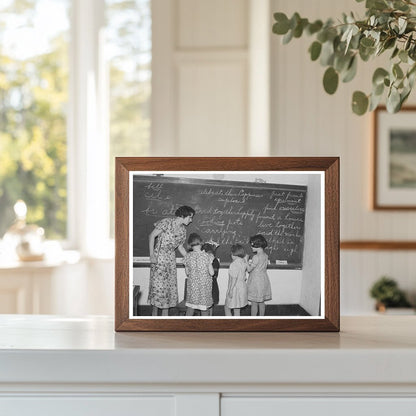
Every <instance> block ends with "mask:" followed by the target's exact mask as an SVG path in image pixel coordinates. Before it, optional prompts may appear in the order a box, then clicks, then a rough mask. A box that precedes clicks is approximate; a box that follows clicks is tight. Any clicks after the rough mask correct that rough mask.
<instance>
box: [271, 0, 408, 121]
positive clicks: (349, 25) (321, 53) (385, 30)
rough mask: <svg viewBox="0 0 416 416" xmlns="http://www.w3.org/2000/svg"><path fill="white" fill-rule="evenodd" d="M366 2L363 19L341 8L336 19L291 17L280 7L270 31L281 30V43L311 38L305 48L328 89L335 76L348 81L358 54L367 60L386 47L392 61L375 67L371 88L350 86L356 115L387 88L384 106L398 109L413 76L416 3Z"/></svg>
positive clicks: (402, 0)
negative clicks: (322, 69)
mask: <svg viewBox="0 0 416 416" xmlns="http://www.w3.org/2000/svg"><path fill="white" fill-rule="evenodd" d="M356 1H357V2H362V1H363V0H356ZM365 6H366V18H365V19H356V18H355V16H354V15H353V14H352V13H351V14H350V15H346V14H344V18H343V19H342V20H339V19H338V24H337V25H334V23H333V20H332V19H328V20H327V21H326V22H325V23H324V22H322V21H321V20H316V21H314V22H309V20H308V19H307V18H302V17H301V16H300V15H299V14H298V13H295V14H294V15H293V16H292V17H291V18H290V19H289V18H288V17H287V16H286V15H285V14H284V13H275V14H274V17H275V20H276V23H275V24H274V25H273V32H274V33H276V34H277V35H283V36H284V37H283V43H285V44H286V43H289V42H290V41H291V40H292V39H293V38H299V37H301V36H303V35H304V34H308V35H311V36H313V37H314V38H315V40H314V41H313V43H312V44H311V46H310V48H309V53H310V57H311V59H312V60H313V61H317V60H318V59H319V62H320V64H321V65H322V66H324V67H325V68H326V70H325V73H324V77H323V86H324V89H325V91H326V92H327V93H328V94H334V93H335V92H336V90H337V88H338V84H339V81H340V80H341V81H342V82H349V81H351V80H352V79H353V78H354V77H355V75H356V73H357V61H358V60H362V61H364V62H367V61H368V60H370V59H373V58H375V57H377V56H379V55H382V54H383V53H387V52H388V51H389V50H391V51H392V53H391V56H390V60H391V62H392V64H391V66H389V68H382V67H380V68H377V69H376V70H375V71H374V74H373V79H372V91H371V93H370V94H364V93H363V92H361V91H355V92H354V94H353V99H352V109H353V111H354V112H355V113H356V114H359V115H361V114H364V113H366V112H367V111H372V110H374V109H375V108H376V107H377V105H378V104H379V102H380V101H381V99H382V97H383V95H384V94H385V93H386V92H387V96H386V105H387V109H388V110H389V111H390V112H397V111H399V110H400V109H401V107H402V105H403V103H404V102H405V101H406V100H407V98H408V96H409V94H410V92H411V91H412V89H413V86H414V83H415V78H416V39H414V37H416V7H415V6H416V3H414V2H413V1H411V0H394V2H393V1H392V0H366V3H365ZM386 87H387V88H386Z"/></svg>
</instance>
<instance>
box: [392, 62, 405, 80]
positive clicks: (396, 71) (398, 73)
mask: <svg viewBox="0 0 416 416" xmlns="http://www.w3.org/2000/svg"><path fill="white" fill-rule="evenodd" d="M392 72H393V75H394V76H395V77H396V78H403V76H404V74H403V71H402V69H401V68H400V65H399V64H394V65H393V69H392Z"/></svg>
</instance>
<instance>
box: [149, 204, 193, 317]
mask: <svg viewBox="0 0 416 416" xmlns="http://www.w3.org/2000/svg"><path fill="white" fill-rule="evenodd" d="M194 215H195V210H194V209H193V208H191V207H188V206H186V205H183V206H181V207H179V208H178V209H177V210H176V212H175V217H174V218H163V219H161V220H160V221H158V222H156V223H155V228H154V230H153V231H152V232H151V233H150V236H149V253H150V263H151V264H150V282H149V298H148V302H149V303H150V304H151V305H152V316H157V315H158V314H159V310H161V311H162V316H168V315H169V308H173V307H175V306H176V305H177V304H178V282H177V274H176V255H175V251H176V249H178V250H179V252H180V253H181V254H182V256H185V254H186V250H185V248H184V246H183V244H184V243H185V240H186V228H185V227H186V226H187V225H189V224H190V223H191V222H192V218H193V216H194Z"/></svg>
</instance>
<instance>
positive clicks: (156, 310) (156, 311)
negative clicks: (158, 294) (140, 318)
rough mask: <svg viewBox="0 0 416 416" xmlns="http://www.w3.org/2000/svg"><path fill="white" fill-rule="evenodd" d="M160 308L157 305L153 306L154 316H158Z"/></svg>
mask: <svg viewBox="0 0 416 416" xmlns="http://www.w3.org/2000/svg"><path fill="white" fill-rule="evenodd" d="M158 312H159V308H158V307H157V306H152V316H157V315H158Z"/></svg>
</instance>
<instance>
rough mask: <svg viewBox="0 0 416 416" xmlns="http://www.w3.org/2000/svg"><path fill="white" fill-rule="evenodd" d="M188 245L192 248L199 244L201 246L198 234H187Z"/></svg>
mask: <svg viewBox="0 0 416 416" xmlns="http://www.w3.org/2000/svg"><path fill="white" fill-rule="evenodd" d="M188 244H189V245H190V246H191V247H193V246H199V245H200V244H202V238H201V236H200V235H199V234H197V233H191V234H189V237H188Z"/></svg>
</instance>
